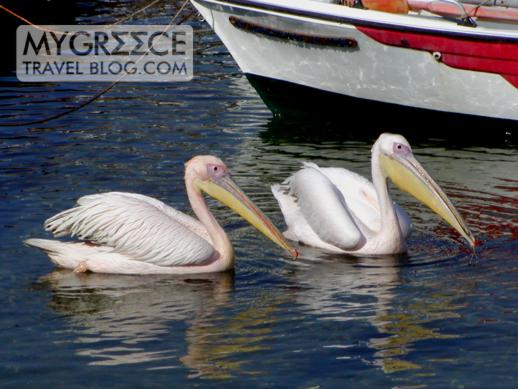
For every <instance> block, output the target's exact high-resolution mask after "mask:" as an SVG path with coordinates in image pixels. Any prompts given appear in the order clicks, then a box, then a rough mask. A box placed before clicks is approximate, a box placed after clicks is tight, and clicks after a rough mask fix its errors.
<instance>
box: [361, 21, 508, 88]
mask: <svg viewBox="0 0 518 389" xmlns="http://www.w3.org/2000/svg"><path fill="white" fill-rule="evenodd" d="M356 28H357V29H358V30H359V31H361V32H363V33H364V34H366V35H367V36H369V37H370V38H372V39H374V40H376V41H377V42H380V43H383V44H386V45H390V46H397V47H403V48H408V49H413V50H420V51H427V52H429V53H434V52H436V53H440V54H441V61H442V62H443V63H444V64H446V65H448V66H451V67H453V68H456V69H464V70H473V71H477V72H486V73H496V74H500V75H501V76H502V77H504V78H505V79H506V80H507V81H509V82H510V83H511V84H512V85H514V86H515V87H517V88H518V77H517V76H518V43H515V42H502V41H499V39H498V38H495V39H494V40H488V39H487V36H486V37H484V38H485V39H483V40H482V39H481V40H477V39H474V38H461V37H450V36H440V35H433V34H427V33H417V32H407V31H399V30H390V29H386V28H377V27H364V26H356ZM439 34H440V32H439Z"/></svg>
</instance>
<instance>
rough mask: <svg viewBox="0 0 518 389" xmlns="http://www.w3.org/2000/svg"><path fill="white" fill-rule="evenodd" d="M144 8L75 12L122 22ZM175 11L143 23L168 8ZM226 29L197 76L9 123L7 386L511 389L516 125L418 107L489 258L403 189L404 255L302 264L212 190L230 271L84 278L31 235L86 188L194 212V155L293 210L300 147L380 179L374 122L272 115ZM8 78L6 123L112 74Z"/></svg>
mask: <svg viewBox="0 0 518 389" xmlns="http://www.w3.org/2000/svg"><path fill="white" fill-rule="evenodd" d="M103 4H104V3H103ZM134 6H135V5H134V3H133V2H121V3H115V5H114V6H113V7H109V8H107V9H104V8H99V9H98V10H97V11H98V13H95V12H93V11H90V13H88V14H81V15H80V16H78V20H79V21H82V22H99V21H110V20H113V18H115V17H120V15H124V14H125V13H127V12H128V10H130V9H133V8H131V7H134ZM97 11H96V12H97ZM92 12H93V13H92ZM172 12H174V5H173V6H170V5H168V6H167V7H166V6H162V8H160V7H159V8H158V11H155V12H150V13H149V14H146V15H144V18H143V19H141V21H142V22H148V21H153V22H166V23H167V18H166V17H165V16H164V15H168V14H171V13H172ZM112 16H113V17H112ZM146 18H147V19H146ZM191 24H192V25H193V26H194V27H195V28H196V29H206V28H207V27H206V25H204V24H203V23H202V22H200V21H191ZM214 42H216V43H217V38H216V37H214V36H213V35H212V33H210V32H198V34H197V41H196V45H197V47H198V48H205V49H206V50H203V51H200V53H199V54H198V55H197V58H196V63H195V73H196V77H195V78H194V80H193V81H191V82H188V83H175V84H165V85H164V84H120V85H118V86H117V87H116V88H115V89H114V90H112V91H111V92H110V93H108V94H107V95H105V96H104V97H103V98H102V99H100V100H99V101H97V102H96V103H94V104H92V105H90V106H88V107H86V108H85V109H83V110H81V111H79V112H76V113H73V114H71V115H68V116H65V117H64V118H62V119H59V120H56V121H52V122H49V123H45V124H41V125H36V126H21V127H2V128H0V150H1V151H0V197H1V198H0V200H1V201H0V241H1V242H2V249H1V250H0V344H1V345H2V347H1V348H0V386H1V387H17V388H18V387H63V388H69V387H85V386H86V387H99V386H103V387H113V386H118V387H142V386H145V387H156V386H167V387H173V386H174V387H184V386H193V387H236V388H248V387H283V388H311V387H318V388H339V387H347V386H354V387H380V386H382V387H401V388H404V387H431V388H435V387H459V388H460V387H470V388H472V387H500V388H502V387H513V386H516V384H515V380H516V378H517V375H518V374H517V371H518V358H517V355H518V332H517V330H516V328H517V325H518V244H517V238H518V198H517V191H518V153H517V152H516V147H515V145H514V144H513V143H509V142H508V141H506V140H505V138H502V140H501V141H499V140H498V139H497V140H496V141H495V138H494V137H493V139H492V141H491V142H489V141H487V142H485V141H484V139H482V140H481V139H480V138H478V140H471V137H469V136H467V137H466V138H465V139H464V141H463V142H452V141H451V140H450V139H448V138H447V137H442V138H441V137H435V136H433V134H432V135H429V136H423V135H422V134H419V136H418V134H417V130H418V128H419V123H418V122H416V135H415V136H412V133H410V134H409V135H408V139H409V141H410V142H411V143H412V145H413V147H414V151H415V154H416V156H417V158H418V159H419V160H420V161H421V163H422V164H423V165H424V166H425V167H426V168H427V170H428V171H429V172H430V173H431V174H432V176H434V177H435V178H436V179H437V181H438V182H439V183H440V185H441V186H443V187H444V188H445V190H446V191H447V193H448V194H449V195H450V196H451V198H452V200H453V202H454V203H455V204H456V205H457V206H458V208H459V210H460V211H461V213H462V214H463V215H464V216H465V217H466V219H467V222H468V224H469V225H470V226H471V228H472V230H473V232H474V233H475V235H476V236H477V238H478V239H479V240H480V241H481V245H480V247H478V249H477V253H476V255H473V253H472V252H471V251H470V250H469V249H468V248H467V247H466V246H465V244H464V243H463V242H462V240H461V239H460V238H458V237H457V236H456V234H455V232H454V231H453V230H452V229H451V228H449V227H447V226H446V225H445V224H443V223H442V222H440V221H439V219H438V217H436V216H435V215H433V214H432V213H431V212H430V211H428V210H427V209H424V208H423V207H421V206H420V205H418V204H417V203H416V202H415V201H414V200H413V199H412V198H410V197H408V196H407V195H405V194H402V193H401V192H399V191H397V190H393V191H392V193H393V195H394V198H395V200H396V201H398V202H399V203H400V204H402V205H403V206H404V207H405V208H406V209H407V210H408V212H409V214H410V215H411V217H412V219H413V222H414V225H415V231H414V233H413V235H412V237H411V238H410V241H409V253H408V255H404V256H395V257H389V258H383V259H373V258H351V257H346V256H326V255H324V254H323V253H321V252H318V251H317V250H312V249H309V248H301V257H302V258H301V259H300V260H298V261H296V262H294V261H291V260H290V259H289V258H287V257H285V256H284V254H283V253H282V252H281V251H280V250H279V249H278V248H277V247H274V246H273V245H272V244H271V243H270V242H269V241H267V240H265V239H264V238H263V237H262V236H261V235H260V234H259V233H257V232H256V231H255V230H254V229H253V228H252V227H250V226H248V225H247V224H246V223H245V222H244V221H242V220H241V219H239V218H238V217H237V216H236V215H234V214H233V213H231V211H229V210H228V209H226V208H225V207H223V206H221V205H220V204H218V203H216V202H213V201H211V202H210V204H211V208H212V209H213V211H214V213H215V214H216V216H217V218H218V219H219V220H220V221H221V223H222V224H223V225H224V227H225V229H226V230H227V231H228V233H229V235H230V237H231V240H232V242H233V244H234V246H235V249H236V256H237V261H236V269H235V272H234V273H233V274H230V273H229V274H215V275H206V276H183V277H174V276H167V277H148V276H146V277H133V276H131V277H129V276H113V275H96V274H80V275H76V274H73V273H71V272H69V271H60V270H57V269H55V268H54V267H53V266H52V264H51V263H50V262H49V261H48V259H47V258H46V256H45V255H44V254H42V253H40V252H39V251H37V250H35V249H31V248H28V247H25V246H24V245H23V244H22V240H23V239H26V238H28V237H48V236H49V235H48V234H47V233H45V232H44V231H43V228H42V223H43V221H44V220H45V219H46V218H48V217H49V216H51V215H53V214H55V213H56V212H58V211H60V210H62V209H65V208H67V207H70V206H72V205H73V204H74V201H75V199H77V198H78V197H80V196H82V195H86V194H90V193H96V192H103V191H110V190H117V191H130V192H139V193H143V194H146V195H150V196H153V197H156V198H159V199H161V200H163V201H165V202H167V203H168V204H171V205H173V206H175V207H176V208H178V209H180V210H182V211H186V212H190V210H189V206H188V202H187V198H186V196H185V193H184V185H183V162H184V161H185V160H186V159H188V158H190V157H192V156H193V155H196V154H207V153H210V154H216V155H218V156H220V157H221V158H222V159H223V160H224V161H225V162H226V163H227V165H228V166H229V167H230V169H231V171H232V172H233V175H234V179H235V181H236V182H237V183H238V184H239V185H240V186H241V187H242V188H243V190H244V191H245V192H247V193H248V194H249V195H250V197H251V198H252V199H253V200H254V201H255V202H256V203H257V204H258V205H259V206H260V207H261V208H262V209H263V210H264V211H265V213H267V214H268V215H269V216H270V217H271V218H272V220H273V221H274V222H275V223H276V224H278V225H280V226H282V225H283V220H282V215H281V214H280V211H279V209H278V207H277V204H276V202H275V200H274V199H273V197H272V195H271V193H270V191H269V186H270V185H271V184H273V183H276V182H279V181H280V180H282V179H283V178H285V177H287V176H288V175H289V174H290V173H291V172H293V171H295V170H296V169H297V168H298V167H299V165H300V164H301V162H302V161H314V162H317V163H319V164H321V165H323V166H343V167H348V168H351V169H353V170H355V171H357V172H359V173H362V174H365V175H367V176H368V175H369V156H370V152H369V151H370V147H371V145H372V142H373V141H374V140H375V138H376V137H377V133H370V132H369V133H368V134H367V135H366V134H365V131H364V130H365V129H364V128H363V127H362V125H361V124H355V123H347V126H344V122H343V121H339V122H337V121H332V120H331V121H329V120H318V118H317V120H314V121H308V120H307V119H293V118H292V119H283V118H273V116H272V114H271V113H270V111H269V110H268V109H267V108H266V106H265V105H264V103H263V102H262V100H261V99H260V98H259V97H258V95H257V93H256V91H255V90H254V89H253V88H252V87H251V86H250V84H249V83H248V81H247V79H246V78H245V77H244V76H243V75H242V74H241V73H240V72H239V69H238V68H237V67H236V65H235V63H234V62H233V60H232V59H231V57H230V56H229V55H228V53H227V52H226V50H225V49H224V48H223V47H222V46H221V45H215V46H214V47H212V44H213V43H214ZM0 81H1V89H0V120H1V121H2V123H6V122H8V121H10V122H11V123H14V122H19V121H25V120H30V119H35V118H40V117H44V116H48V115H51V114H54V113H57V112H60V111H61V110H62V109H63V107H64V106H68V105H73V104H75V103H76V102H77V101H78V96H79V97H80V96H88V95H92V94H93V93H95V92H96V91H98V90H100V89H102V88H103V87H104V86H105V85H98V84H68V83H67V84H30V85H29V84H21V83H19V82H17V81H16V80H15V78H13V77H12V76H11V75H5V76H4V77H3V78H2V79H1V80H0ZM322 119H323V118H322ZM344 127H347V128H344ZM381 130H383V129H380V131H381ZM488 136H489V137H491V134H488ZM489 143H491V147H488V146H487V145H488V144H489Z"/></svg>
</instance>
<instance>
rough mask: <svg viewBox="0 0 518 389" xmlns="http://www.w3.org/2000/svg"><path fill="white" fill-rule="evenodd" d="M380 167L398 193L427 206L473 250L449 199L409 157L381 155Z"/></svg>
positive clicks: (465, 226) (472, 240)
mask: <svg viewBox="0 0 518 389" xmlns="http://www.w3.org/2000/svg"><path fill="white" fill-rule="evenodd" d="M380 162H381V166H382V169H383V171H384V173H385V175H386V176H387V177H389V178H390V179H391V180H392V181H393V182H394V184H396V186H398V187H399V189H401V190H403V191H405V192H407V193H409V194H411V195H412V196H414V197H415V198H416V199H417V200H419V201H420V202H422V203H423V204H425V205H426V206H428V207H429V208H430V209H431V210H432V211H434V212H435V213H436V214H438V215H439V216H440V217H442V218H443V219H444V220H445V221H446V222H447V223H448V224H450V225H451V226H452V227H453V228H455V229H456V230H457V231H458V233H459V234H461V235H462V236H463V237H464V238H465V239H466V240H467V241H468V242H469V244H470V245H471V246H472V247H475V237H474V236H473V234H472V233H471V231H470V230H469V228H468V226H467V225H466V223H465V222H464V219H462V216H460V214H459V212H458V211H457V210H456V209H455V207H454V206H453V204H452V203H451V201H450V199H449V198H448V196H446V194H445V193H444V192H443V190H442V189H441V188H440V187H439V185H437V183H436V182H435V181H434V180H433V179H432V177H430V175H429V174H428V173H427V172H426V170H424V168H423V167H422V166H421V164H420V163H419V162H418V161H417V160H416V159H415V158H414V156H413V155H412V154H407V155H404V156H399V155H395V156H387V155H384V154H381V160H380Z"/></svg>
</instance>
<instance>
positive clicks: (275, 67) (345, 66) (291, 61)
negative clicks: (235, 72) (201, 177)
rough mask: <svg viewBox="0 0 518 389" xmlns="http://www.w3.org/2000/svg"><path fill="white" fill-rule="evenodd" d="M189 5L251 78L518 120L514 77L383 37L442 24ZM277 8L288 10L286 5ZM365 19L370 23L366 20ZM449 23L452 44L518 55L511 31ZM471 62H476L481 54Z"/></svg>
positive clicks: (347, 12) (198, 1)
mask: <svg viewBox="0 0 518 389" xmlns="http://www.w3.org/2000/svg"><path fill="white" fill-rule="evenodd" d="M192 2H193V4H194V5H195V6H196V7H197V9H198V10H199V11H200V13H201V14H202V15H203V16H204V18H205V19H206V20H207V22H208V23H209V24H210V25H211V27H212V28H213V29H214V31H215V32H216V33H217V35H218V36H219V37H220V39H221V40H222V41H223V43H224V44H225V46H226V47H227V48H228V50H229V51H230V53H231V55H232V56H233V58H234V59H235V60H236V62H237V63H238V65H239V67H240V68H241V70H242V71H243V72H244V73H246V74H250V75H256V76H261V77H267V78H271V79H274V80H280V81H285V82H289V83H293V84H297V85H301V86H307V87H310V88H315V89H318V90H321V91H326V92H331V93H334V94H339V95H344V96H348V97H353V98H358V99H362V100H372V101H377V102H383V103H390V104H395V105H398V106H406V107H415V108H422V109H427V110H433V111H441V112H452V113H461V114H469V115H477V116H485V117H493V118H500V119H510V120H518V88H517V87H518V82H517V83H516V85H515V84H514V83H513V82H515V81H516V79H515V78H513V77H515V76H514V75H513V74H507V73H504V74H503V73H501V72H500V71H497V72H491V70H490V71H489V72H486V71H477V70H469V69H468V68H466V69H463V68H462V66H461V67H460V68H459V67H454V66H452V64H451V63H450V64H448V63H445V62H443V61H442V60H441V59H442V58H441V57H442V55H443V53H441V52H440V51H439V52H438V51H433V52H431V51H430V50H429V49H428V48H426V47H425V48H424V49H420V48H419V47H415V44H414V42H413V41H412V42H411V43H412V44H414V46H412V47H407V46H408V45H407V43H408V42H406V41H405V39H404V36H402V39H401V40H400V41H397V40H396V41H397V42H400V43H401V44H400V45H399V46H397V45H394V40H393V39H392V38H393V36H392V37H391V39H392V40H389V42H387V41H383V39H380V38H379V36H382V37H383V36H384V34H383V30H384V29H388V30H390V31H392V32H394V31H395V32H396V33H397V31H400V32H401V33H402V34H404V33H405V31H408V29H410V30H412V29H413V28H417V29H418V31H421V32H422V31H424V32H425V34H427V35H430V34H432V35H433V33H434V31H437V32H438V31H439V30H438V28H439V27H441V24H440V23H439V22H436V21H433V22H427V21H425V23H424V24H423V25H417V24H416V25H415V26H414V25H411V23H410V22H408V21H407V20H406V19H405V17H406V18H408V20H410V21H411V22H412V23H415V20H414V19H417V18H413V19H412V18H410V17H409V16H393V15H391V14H387V15H385V14H384V13H381V12H375V11H366V10H356V9H352V8H349V7H343V6H342V7H341V6H335V5H331V4H322V5H320V4H318V3H315V2H311V1H306V0H300V1H299V2H298V5H299V8H298V9H292V10H291V11H293V12H290V9H289V8H288V6H287V5H286V4H285V6H284V7H279V6H274V5H273V3H271V4H265V3H252V2H247V1H240V2H235V1H234V2H226V1H215V0H192ZM311 3H313V4H315V5H316V7H319V12H318V13H313V14H311V13H304V12H303V11H304V10H303V8H300V7H301V6H300V4H302V5H303V6H304V5H307V4H311ZM275 4H281V5H282V4H284V3H283V2H282V0H281V1H280V2H279V1H277V2H276V3H275ZM337 10H338V11H337ZM331 11H333V12H331ZM362 13H365V15H368V16H369V18H367V19H366V18H362V17H361V16H362ZM376 18H378V19H376ZM379 20H381V21H382V22H379ZM401 21H402V22H401ZM403 22H404V23H407V24H406V25H405V24H404V23H403ZM408 23H410V24H408ZM447 23H450V25H448V27H449V28H450V30H445V29H442V30H441V32H440V33H441V34H446V35H447V37H446V38H448V39H450V40H451V39H457V38H458V39H460V40H463V41H467V42H470V40H472V39H474V38H473V36H475V39H479V38H480V40H481V41H482V42H487V41H488V40H489V41H490V40H491V39H492V38H494V39H496V40H498V42H502V41H504V43H506V44H509V45H512V46H511V47H512V48H514V46H513V45H514V44H517V46H516V47H517V48H518V35H516V37H515V36H514V35H513V33H512V32H510V33H509V34H507V36H506V37H505V39H504V38H502V36H496V35H495V34H493V35H491V34H489V35H487V34H485V35H484V34H482V33H480V32H479V31H478V30H476V34H478V35H474V33H472V32H471V31H472V30H473V31H475V29H472V30H469V27H463V26H457V25H456V24H455V23H452V22H447ZM362 29H363V30H364V31H362ZM368 29H371V30H372V29H375V30H376V31H378V32H380V31H381V34H378V36H372V34H371V36H370V35H369V34H368V33H366V32H365V30H368ZM434 29H435V30H434ZM367 32H368V31H367ZM413 33H415V31H413ZM385 35H386V34H385ZM414 35H415V34H414ZM450 46H451V42H450ZM453 46H455V45H453ZM463 50H464V51H466V48H464V49H463ZM469 50H470V48H468V49H467V51H468V52H469ZM516 53H517V56H518V51H517V52H516ZM444 55H451V53H444ZM457 57H459V56H458V55H457ZM457 57H455V58H457ZM445 58H446V56H445ZM448 58H450V57H448ZM473 58H474V59H477V58H478V54H476V53H475V55H474V56H473ZM461 59H462V60H464V62H466V63H468V64H469V65H470V66H472V62H473V60H472V58H471V57H469V58H466V57H465V53H464V52H462V53H461ZM490 60H491V59H490ZM514 60H515V59H513V57H512V56H511V59H510V61H511V64H509V63H506V64H507V65H508V67H509V68H510V69H511V70H512V69H514V65H513V63H512V61H514ZM504 61H508V62H509V59H504ZM517 70H518V68H517Z"/></svg>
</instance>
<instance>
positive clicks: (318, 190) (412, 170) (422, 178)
mask: <svg viewBox="0 0 518 389" xmlns="http://www.w3.org/2000/svg"><path fill="white" fill-rule="evenodd" d="M371 153H372V157H371V165H372V183H371V182H370V181H368V180H367V179H365V178H364V177H362V176H360V175H358V174H356V173H353V172H351V171H349V170H346V169H342V168H321V167H319V166H317V165H316V164H314V163H305V164H304V167H303V168H302V169H301V170H299V171H298V172H296V173H295V174H293V175H292V176H291V177H289V178H288V179H287V180H286V181H284V182H283V183H282V184H280V185H274V186H272V192H273V194H274V196H275V197H276V199H277V201H278V202H279V205H280V207H281V211H282V213H283V215H284V219H285V220H286V224H287V226H288V229H287V231H286V232H285V233H284V234H285V236H286V237H287V238H289V239H291V240H294V241H299V242H301V243H303V244H305V245H308V246H313V247H318V248H321V249H324V250H327V251H329V252H334V253H352V254H360V255H363V254H366V255H380V254H398V253H404V252H405V251H406V250H407V247H406V242H405V240H406V238H407V237H408V236H409V234H410V230H411V222H410V218H409V217H408V215H407V214H406V212H405V211H404V210H403V209H402V208H401V207H399V206H398V205H397V204H395V203H394V202H393V201H392V199H391V198H390V195H389V191H388V183H387V180H388V179H389V178H390V179H391V180H392V182H394V184H396V185H397V186H398V187H399V188H400V189H402V190H404V191H406V192H408V193H410V194H411V195H413V196H414V197H415V198H416V199H418V200H419V201H421V202H422V203H424V204H426V205H427V206H428V207H430V208H431V209H432V210H433V211H434V212H435V213H437V214H438V215H439V216H441V217H442V218H443V219H444V220H445V221H446V222H448V223H449V224H450V225H451V226H452V227H453V228H454V229H455V230H457V231H458V232H459V233H460V234H461V235H462V236H463V237H464V238H465V239H466V240H467V241H468V242H469V244H470V245H471V246H474V245H475V238H474V237H473V235H472V234H471V232H470V231H469V229H468V227H467V225H466V223H465V222H464V220H463V219H462V217H461V216H460V214H459V213H458V212H457V210H456V209H455V207H454V206H453V205H452V203H451V201H450V200H449V199H448V197H447V196H446V194H445V193H444V192H443V191H442V189H441V188H440V187H439V185H437V184H436V183H435V181H434V180H433V179H432V178H431V177H430V175H429V174H428V173H427V172H426V171H425V170H424V168H423V167H422V166H421V164H420V163H419V162H418V161H417V160H416V159H415V157H414V155H413V153H412V149H411V147H410V145H409V143H408V142H407V140H406V139H405V138H404V137H403V136H401V135H395V134H382V135H380V137H379V138H378V140H377V141H376V142H375V143H374V146H372V151H371Z"/></svg>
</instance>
